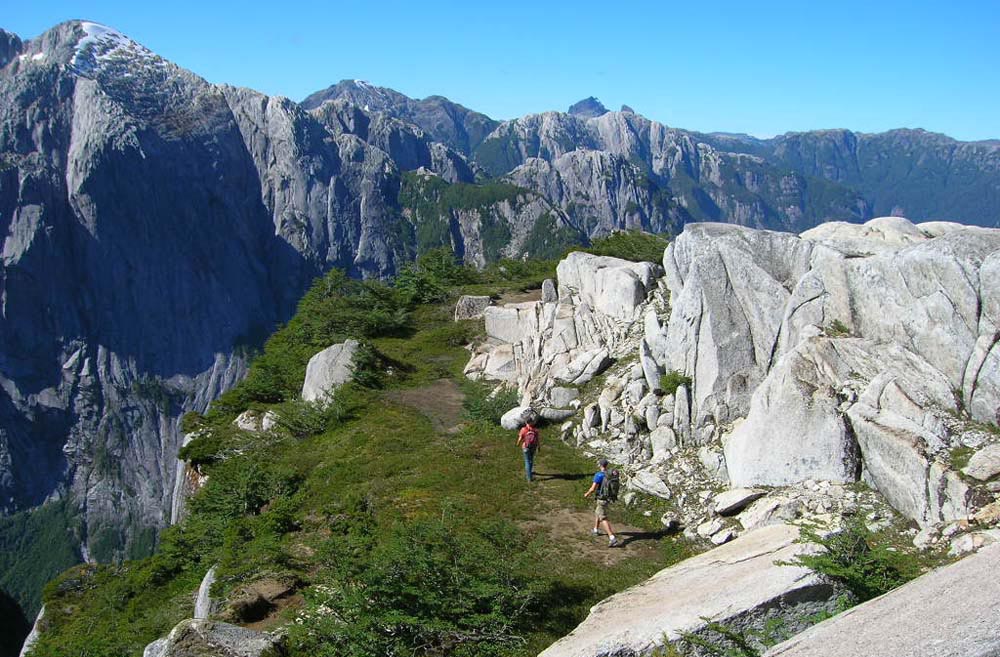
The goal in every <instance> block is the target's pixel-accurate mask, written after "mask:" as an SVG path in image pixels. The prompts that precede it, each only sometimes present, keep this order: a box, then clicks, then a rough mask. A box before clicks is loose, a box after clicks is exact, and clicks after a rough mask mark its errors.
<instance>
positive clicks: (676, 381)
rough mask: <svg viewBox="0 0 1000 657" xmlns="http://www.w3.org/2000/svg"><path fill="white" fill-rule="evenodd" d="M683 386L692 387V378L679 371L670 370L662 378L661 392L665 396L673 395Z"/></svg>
mask: <svg viewBox="0 0 1000 657" xmlns="http://www.w3.org/2000/svg"><path fill="white" fill-rule="evenodd" d="M681 386H687V387H688V388H690V387H691V377H689V376H687V375H686V374H684V373H683V372H679V371H677V370H670V371H669V372H667V373H666V374H664V375H663V376H661V377H660V390H662V391H663V394H665V395H672V394H674V393H676V392H677V389H678V388H680V387H681Z"/></svg>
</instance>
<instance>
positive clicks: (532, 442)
mask: <svg viewBox="0 0 1000 657" xmlns="http://www.w3.org/2000/svg"><path fill="white" fill-rule="evenodd" d="M521 444H522V445H523V446H524V449H533V448H535V447H538V429H536V428H535V427H528V430H527V431H525V432H524V438H522V439H521Z"/></svg>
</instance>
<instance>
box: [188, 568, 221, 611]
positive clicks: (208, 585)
mask: <svg viewBox="0 0 1000 657" xmlns="http://www.w3.org/2000/svg"><path fill="white" fill-rule="evenodd" d="M216 568H218V565H214V566H212V567H211V568H209V569H208V572H206V573H205V576H204V577H203V578H202V579H201V584H200V585H199V586H198V593H197V594H196V595H195V599H194V619H195V620H205V619H207V618H208V617H209V616H210V615H211V614H212V611H213V609H214V607H215V606H216V605H215V603H214V601H213V600H212V585H213V584H215V569H216Z"/></svg>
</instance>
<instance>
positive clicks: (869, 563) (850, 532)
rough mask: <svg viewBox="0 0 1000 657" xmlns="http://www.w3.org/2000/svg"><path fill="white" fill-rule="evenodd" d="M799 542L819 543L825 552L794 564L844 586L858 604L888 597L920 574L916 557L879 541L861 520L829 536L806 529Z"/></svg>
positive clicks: (800, 558) (805, 555) (808, 556)
mask: <svg viewBox="0 0 1000 657" xmlns="http://www.w3.org/2000/svg"><path fill="white" fill-rule="evenodd" d="M800 540H802V541H805V542H810V543H816V544H818V545H820V546H822V547H823V548H824V551H823V552H821V553H819V554H804V555H800V556H798V557H796V558H795V559H794V560H793V561H792V562H791V563H793V564H794V565H799V566H805V567H806V568H809V569H810V570H813V571H815V572H817V573H820V574H822V575H826V576H827V577H830V578H832V579H834V580H836V581H838V582H841V583H842V584H844V585H845V586H846V587H847V589H848V590H849V591H850V592H851V593H853V594H854V596H855V597H856V598H857V601H858V602H864V601H866V600H871V599H872V598H875V597H878V596H880V595H882V594H883V593H887V592H888V591H891V590H892V589H894V588H896V587H897V586H900V585H902V584H905V583H906V582H908V581H910V580H911V579H913V578H914V577H916V576H917V575H919V574H920V572H921V564H920V562H919V561H918V559H917V557H915V556H914V555H913V554H910V553H907V552H903V551H901V550H899V549H890V548H891V547H892V546H890V545H888V544H887V543H886V542H885V541H881V540H877V537H876V535H874V534H873V533H872V532H871V530H869V529H868V527H867V526H866V525H865V522H864V519H863V518H861V517H859V516H853V517H851V518H849V519H848V520H847V521H846V522H845V524H844V527H843V528H842V529H841V530H840V531H838V532H836V533H833V534H829V535H826V536H824V535H821V534H819V532H817V531H816V530H815V529H810V528H804V529H802V531H801V539H800Z"/></svg>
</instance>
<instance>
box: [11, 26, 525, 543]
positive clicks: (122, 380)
mask: <svg viewBox="0 0 1000 657" xmlns="http://www.w3.org/2000/svg"><path fill="white" fill-rule="evenodd" d="M0 62H2V68H0V157H2V167H0V225H2V227H3V231H2V233H3V235H4V237H3V240H4V241H3V250H2V253H3V261H2V267H3V269H2V273H0V286H2V291H3V297H4V313H3V315H2V317H0V338H2V340H0V342H2V347H0V361H2V363H3V365H2V366H0V388H2V392H0V512H12V511H16V510H20V509H27V508H31V507H33V506H36V505H38V504H40V503H42V502H44V501H45V500H46V499H50V498H53V497H56V496H62V495H66V494H69V495H71V496H72V498H73V499H74V500H75V502H76V508H77V509H78V510H79V513H80V515H81V518H82V520H83V522H82V523H81V527H84V528H86V531H85V532H84V533H83V534H82V535H81V536H80V537H79V538H80V542H81V544H82V548H81V556H83V555H89V556H90V558H93V559H95V560H102V561H103V560H108V559H113V558H116V557H122V556H124V555H125V554H129V553H130V552H129V551H130V549H131V546H133V545H134V544H135V543H136V538H137V537H138V536H139V535H148V533H149V532H150V531H153V530H155V529H157V528H161V527H163V526H164V525H165V524H167V523H168V522H169V521H170V518H171V516H172V515H173V516H174V517H180V515H181V514H180V513H173V512H172V507H175V506H176V505H174V504H173V503H172V499H171V498H172V496H173V492H174V490H175V489H176V488H177V487H176V486H175V478H176V477H177V476H178V473H179V472H182V470H180V469H178V468H177V467H176V461H175V459H176V454H177V451H178V448H179V447H180V441H181V436H180V432H179V429H178V425H179V419H180V417H181V415H182V414H183V413H184V412H186V411H189V410H197V411H202V410H204V409H205V408H206V406H207V405H208V403H209V402H210V401H211V400H212V399H214V398H216V397H217V396H218V395H219V394H221V393H222V392H224V391H225V390H227V389H228V388H230V387H231V386H232V385H234V384H235V383H236V382H237V381H239V380H240V378H241V377H242V376H243V375H244V374H245V370H246V359H245V357H244V356H242V355H240V354H241V353H244V352H245V350H235V349H234V347H235V346H236V345H241V344H257V343H259V341H260V340H262V339H263V338H264V337H266V336H267V335H268V334H269V333H270V331H271V330H272V329H273V328H274V326H276V325H277V324H278V323H279V322H280V321H284V320H285V319H287V318H288V317H289V316H290V315H291V313H292V312H293V310H294V307H295V303H296V301H297V300H298V299H299V297H300V296H301V294H302V292H303V291H304V290H305V288H306V287H307V286H308V284H309V283H310V281H312V279H313V278H314V277H315V276H316V275H318V274H320V273H322V272H324V271H326V270H328V269H330V268H331V267H339V268H341V269H343V270H345V271H347V272H348V273H349V274H350V275H352V276H355V277H385V276H388V275H391V274H393V273H394V272H395V271H396V270H397V269H398V267H399V266H400V264H401V263H403V262H405V261H408V260H409V259H410V258H412V256H413V253H412V252H411V251H412V247H411V246H407V245H405V244H402V243H401V242H400V241H399V240H398V239H396V237H395V236H396V235H397V233H398V231H397V229H396V228H397V227H396V224H397V223H398V221H399V215H400V211H399V208H398V206H397V203H398V195H399V188H400V177H401V175H402V174H401V171H403V170H406V169H407V168H409V167H426V168H427V170H429V171H437V172H439V175H441V176H445V177H448V179H450V180H455V181H460V180H465V181H468V180H471V179H472V178H473V177H474V173H473V171H472V169H471V167H470V166H469V165H468V163H467V162H466V161H465V159H464V157H462V156H461V155H460V154H458V153H456V152H454V151H452V150H451V149H448V148H447V147H445V146H443V145H442V144H439V143H436V142H433V141H431V140H430V139H428V138H427V136H426V135H424V134H423V133H422V132H421V131H420V129H419V128H417V127H415V126H413V125H412V124H406V123H404V122H403V121H401V120H399V119H396V118H393V117H390V116H386V115H380V114H372V113H369V112H366V111H364V110H363V109H359V108H357V107H348V106H346V104H343V103H342V104H340V105H336V104H334V105H333V106H331V107H330V108H327V110H328V111H324V112H316V113H309V112H307V111H306V110H305V109H303V108H302V107H301V106H299V105H297V104H296V103H293V102H290V101H288V100H287V99H283V98H272V97H268V96H265V95H263V94H260V93H257V92H255V91H252V90H249V89H240V88H235V87H229V86H220V85H213V84H209V83H208V82H206V81H205V80H203V79H201V78H200V77H198V76H196V75H194V74H193V73H191V72H189V71H186V70H184V69H182V68H180V67H178V66H176V65H174V64H172V63H170V62H168V61H166V60H164V59H163V58H161V57H159V56H158V55H156V54H155V53H153V52H151V51H149V50H148V49H146V48H145V47H143V46H142V45H140V44H138V43H136V42H135V41H133V40H131V39H129V38H128V37H127V36H125V35H122V34H120V33H119V32H117V31H115V30H113V29H111V28H108V27H106V26H102V25H98V24H96V23H90V22H85V21H72V22H68V23H64V24H62V25H59V26H57V27H56V28H53V29H52V30H50V31H48V32H46V33H44V34H43V35H41V36H39V37H38V38H37V39H33V40H31V41H29V42H26V43H22V42H20V40H19V39H17V38H16V37H14V36H13V35H10V34H7V33H3V36H2V38H0ZM394 158H398V160H399V164H397V161H396V159H394ZM528 215H529V213H528V212H527V211H526V212H525V216H524V217H519V218H517V219H516V221H521V222H522V223H528V222H530V221H531V217H530V216H528ZM511 220H512V221H515V219H511ZM475 228H476V227H475V226H473V227H472V228H471V229H470V230H473V229H475ZM112 463H113V464H114V467H110V465H109V464H112ZM126 518H127V519H128V520H127V521H125V520H124V519H126ZM97 535H101V536H102V540H100V541H98V542H96V544H95V542H94V541H93V537H94V536H97ZM147 542H148V541H147ZM95 546H96V549H95Z"/></svg>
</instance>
